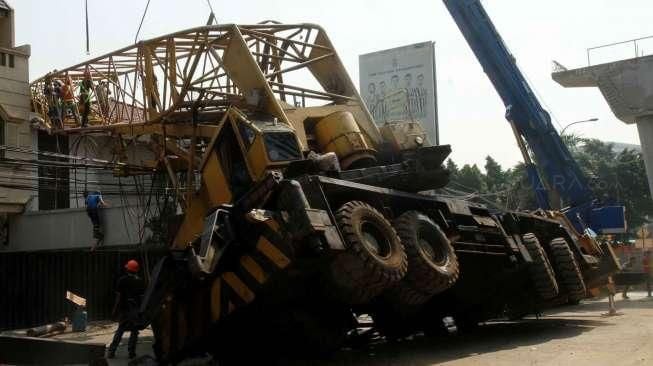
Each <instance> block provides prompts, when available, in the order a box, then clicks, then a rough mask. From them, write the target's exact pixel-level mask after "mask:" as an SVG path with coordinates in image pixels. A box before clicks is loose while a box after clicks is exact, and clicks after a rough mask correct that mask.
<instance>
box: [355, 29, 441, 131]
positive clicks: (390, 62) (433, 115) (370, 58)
mask: <svg viewBox="0 0 653 366" xmlns="http://www.w3.org/2000/svg"><path fill="white" fill-rule="evenodd" d="M359 68H360V86H359V87H360V91H361V95H362V97H363V100H364V101H365V104H366V105H367V108H368V110H369V111H370V113H371V114H372V117H373V118H374V121H375V122H376V124H377V125H383V124H384V123H386V122H391V121H397V120H417V121H419V122H421V124H422V126H423V128H424V130H425V131H426V132H427V133H428V136H429V140H430V142H432V143H438V142H439V141H438V140H439V136H438V125H437V121H438V116H437V88H436V81H435V47H434V43H433V42H422V43H416V44H412V45H408V46H403V47H398V48H392V49H389V50H383V51H378V52H373V53H368V54H364V55H360V56H359Z"/></svg>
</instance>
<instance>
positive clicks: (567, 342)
mask: <svg viewBox="0 0 653 366" xmlns="http://www.w3.org/2000/svg"><path fill="white" fill-rule="evenodd" d="M607 310H608V306H607V299H602V300H588V301H584V302H583V303H582V304H580V305H578V306H568V307H562V308H558V309H556V310H554V311H550V312H547V313H545V314H544V316H543V317H541V318H540V319H534V318H533V319H526V320H523V321H519V322H491V323H488V324H485V325H483V326H482V327H480V328H479V329H478V331H476V332H474V333H473V334H467V335H458V336H450V337H444V338H438V339H433V338H430V339H429V338H425V337H415V338H413V339H412V340H407V341H403V342H399V343H381V344H378V345H374V346H372V347H369V348H368V349H366V350H357V351H341V352H340V353H339V354H338V355H336V357H335V358H334V359H333V360H329V361H321V362H315V361H311V362H310V364H313V365H325V366H326V365H370V366H372V365H374V366H381V365H383V366H385V365H405V366H409V365H410V366H426V365H448V366H472V365H511V366H513V365H514V366H517V365H520V366H521V365H538V366H540V365H546V366H554V365H556V366H557V365H574V366H582V365H588V366H589V365H591V366H598V365H610V366H614V365H620V366H621V365H624V366H625V365H653V299H651V298H647V297H646V293H645V292H635V293H632V294H631V295H630V300H622V299H621V296H620V295H618V296H617V310H618V312H619V314H620V315H618V316H613V317H607V316H604V315H603V314H605V313H606V312H607ZM306 363H307V362H293V364H295V365H301V364H306Z"/></svg>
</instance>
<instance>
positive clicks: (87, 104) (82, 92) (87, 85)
mask: <svg viewBox="0 0 653 366" xmlns="http://www.w3.org/2000/svg"><path fill="white" fill-rule="evenodd" d="M92 92H93V80H92V79H91V72H90V71H89V70H88V68H86V70H84V79H83V80H82V82H81V83H80V84H79V105H80V106H81V107H82V108H81V109H82V127H87V126H88V115H89V113H91V93H92Z"/></svg>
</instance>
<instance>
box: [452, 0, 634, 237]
mask: <svg viewBox="0 0 653 366" xmlns="http://www.w3.org/2000/svg"><path fill="white" fill-rule="evenodd" d="M443 1H444V4H445V5H446V7H447V9H448V10H449V13H450V14H451V16H452V17H453V19H454V21H455V22H456V24H457V25H458V28H459V29H460V31H461V33H462V34H463V36H464V37H465V39H466V40H467V43H468V44H469V46H470V47H471V49H472V51H473V52H474V54H475V55H476V58H477V59H478V61H479V63H480V64H481V65H482V67H483V70H484V71H485V73H486V74H487V76H488V77H489V79H490V81H491V82H492V84H493V85H494V88H495V89H496V91H497V92H498V93H499V96H500V97H501V99H502V100H503V103H504V105H505V106H506V119H507V120H508V122H509V123H510V125H511V127H512V129H513V132H514V134H515V137H516V138H517V144H518V145H519V148H520V150H521V153H522V155H523V157H524V162H525V164H526V171H527V174H528V178H529V181H530V184H531V186H532V187H533V189H534V191H535V197H536V200H537V204H538V206H539V207H540V208H542V209H546V210H548V209H552V208H556V207H559V206H560V205H559V200H560V199H561V200H562V202H563V203H564V205H565V206H566V207H565V208H564V209H562V211H563V212H564V213H565V215H566V216H567V218H568V219H569V220H570V221H571V222H572V224H573V225H574V227H575V228H576V229H577V230H579V231H580V232H582V231H584V229H585V228H586V227H589V228H590V229H592V230H593V231H595V232H599V233H618V232H624V231H625V218H624V207H623V206H605V205H603V204H601V203H600V202H599V201H598V200H597V199H596V197H595V195H594V193H593V192H592V190H591V189H590V186H589V183H588V179H587V177H586V176H585V175H584V174H583V172H582V171H581V169H580V167H579V166H578V164H577V163H576V161H575V160H574V159H573V157H572V155H571V153H570V152H569V149H568V148H567V146H566V145H565V144H564V142H563V141H562V139H561V137H560V135H559V134H558V132H557V131H556V130H555V128H554V127H553V124H552V123H551V117H550V115H549V113H548V112H547V111H546V110H545V109H544V108H543V107H542V105H541V104H540V102H539V101H538V99H537V97H536V96H535V94H534V93H533V91H532V90H531V88H530V86H529V85H528V82H527V81H526V79H525V77H524V75H523V74H522V73H521V71H520V70H519V68H518V67H517V63H516V60H515V57H514V56H513V55H512V54H511V53H510V51H509V50H508V48H507V47H506V45H505V43H504V42H503V40H502V39H501V36H500V35H499V32H497V30H496V28H495V27H494V25H493V24H492V21H491V20H490V18H489V16H488V15H487V13H486V12H485V9H484V8H483V6H482V4H481V2H480V0H443ZM542 178H544V179H542Z"/></svg>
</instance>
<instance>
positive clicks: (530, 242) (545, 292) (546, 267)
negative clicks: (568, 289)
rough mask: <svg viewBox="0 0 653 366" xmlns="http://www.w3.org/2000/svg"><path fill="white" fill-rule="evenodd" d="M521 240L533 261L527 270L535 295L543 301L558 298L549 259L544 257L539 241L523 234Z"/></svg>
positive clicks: (544, 253)
mask: <svg viewBox="0 0 653 366" xmlns="http://www.w3.org/2000/svg"><path fill="white" fill-rule="evenodd" d="M522 239H523V240H522V242H523V243H524V246H525V247H526V250H528V254H530V256H531V258H532V259H533V262H532V263H531V265H530V267H529V270H530V274H531V278H532V280H533V284H534V285H535V290H536V291H537V294H538V295H539V296H540V298H542V299H543V300H549V299H552V298H554V297H556V296H558V293H559V288H558V282H557V281H556V278H555V272H554V271H553V268H552V267H551V263H550V262H549V258H548V257H547V256H546V252H544V249H543V248H542V246H541V245H540V241H539V240H537V237H536V236H535V235H534V234H532V233H528V234H524V235H523V236H522Z"/></svg>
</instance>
